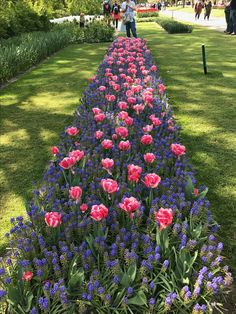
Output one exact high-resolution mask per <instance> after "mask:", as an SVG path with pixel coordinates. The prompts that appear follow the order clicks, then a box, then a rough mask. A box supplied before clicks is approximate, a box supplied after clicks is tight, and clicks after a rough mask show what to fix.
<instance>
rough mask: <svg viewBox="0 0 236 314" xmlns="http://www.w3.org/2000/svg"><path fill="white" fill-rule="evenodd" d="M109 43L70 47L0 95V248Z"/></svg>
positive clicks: (41, 174) (0, 92) (70, 118)
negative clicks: (11, 218) (13, 218)
mask: <svg viewBox="0 0 236 314" xmlns="http://www.w3.org/2000/svg"><path fill="white" fill-rule="evenodd" d="M108 46H109V43H105V44H82V45H72V46H70V47H67V48H65V49H63V50H62V51H60V52H58V53H57V54H55V55H54V56H52V57H51V58H50V59H48V60H47V61H46V62H44V63H43V64H41V65H40V66H38V67H37V68H36V69H34V70H33V71H32V72H31V73H28V74H26V75H24V76H23V77H22V78H20V79H19V80H18V81H17V82H15V83H13V84H11V85H9V86H8V87H6V88H5V89H3V90H2V91H0V104H1V115H0V117H1V173H0V186H1V195H0V196H1V199H0V226H1V227H0V248H3V247H4V244H5V241H4V238H3V236H4V234H5V233H6V232H7V231H8V230H9V228H10V224H9V219H10V217H13V216H17V215H22V214H24V213H25V202H26V201H27V200H29V199H30V197H31V192H32V181H34V182H35V183H36V184H39V183H40V182H42V178H43V172H44V170H45V167H46V166H47V165H48V162H49V160H50V158H51V157H52V155H51V153H50V147H51V146H52V145H57V144H58V142H59V136H60V133H61V132H62V131H63V130H64V128H65V125H66V124H68V123H70V121H72V114H73V112H74V111H75V108H76V107H77V106H78V105H79V102H80V98H81V97H82V93H83V91H84V90H85V88H86V85H87V84H88V80H87V79H88V78H89V77H91V76H93V75H94V74H95V72H96V70H97V67H98V66H99V64H100V62H101V61H102V59H103V57H104V54H105V52H106V49H107V47H108Z"/></svg>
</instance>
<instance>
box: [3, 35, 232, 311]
mask: <svg viewBox="0 0 236 314" xmlns="http://www.w3.org/2000/svg"><path fill="white" fill-rule="evenodd" d="M90 81H91V83H90V85H89V86H88V88H87V89H86V91H85V93H84V97H83V99H82V104H81V106H80V107H79V108H78V110H77V111H76V112H75V119H74V123H73V126H67V127H66V128H65V132H63V134H62V141H61V144H60V145H59V146H58V147H53V148H52V153H53V155H54V159H53V160H52V161H51V163H50V165H49V168H48V170H47V171H46V173H45V175H44V185H43V186H42V187H41V188H40V189H39V190H37V191H35V196H34V200H33V201H32V204H31V205H30V206H29V209H28V216H29V221H25V222H24V221H23V218H22V217H17V218H16V219H12V223H13V225H14V226H13V227H12V229H11V231H10V234H7V235H6V236H7V237H9V238H10V239H9V243H10V245H11V247H12V250H10V251H9V254H8V256H7V257H6V258H4V263H3V261H2V263H3V264H4V265H3V267H1V268H0V282H1V283H0V287H1V288H0V299H1V300H2V301H3V302H4V301H7V306H8V308H7V310H6V311H7V313H31V314H35V313H56V312H57V313H113V312H114V313H168V312H170V313H181V314H182V313H194V314H196V313H209V312H210V311H211V309H212V307H213V305H214V306H219V302H215V301H216V300H217V298H218V295H219V294H221V293H222V292H223V291H225V290H227V287H228V286H229V285H230V284H231V282H232V277H231V274H230V273H229V271H228V267H227V266H223V265H222V259H223V257H222V255H221V251H222V247H223V245H222V243H218V241H217V239H216V232H217V229H218V225H217V224H216V223H215V222H214V221H213V219H212V215H211V212H210V211H209V202H208V201H207V199H206V198H205V196H206V193H207V188H206V187H197V183H196V180H195V179H194V175H193V170H192V167H191V165H190V164H189V162H188V160H187V157H186V155H185V152H186V149H185V147H184V146H183V145H181V144H180V143H179V137H178V131H179V128H178V126H177V125H176V122H175V119H174V117H173V115H172V110H171V106H170V104H169V102H168V99H167V98H166V95H165V86H164V85H163V84H162V82H161V80H160V78H159V77H158V76H157V67H156V66H155V65H154V64H153V60H152V57H151V53H150V51H149V50H148V48H147V46H146V42H145V41H143V40H141V39H132V40H129V39H124V38H118V39H117V40H116V41H115V42H114V43H113V44H112V45H111V47H110V48H109V50H108V53H107V55H106V56H105V58H104V61H103V63H102V64H101V65H100V67H99V69H98V72H97V74H96V76H94V77H93V78H91V79H90ZM213 302H215V303H213Z"/></svg>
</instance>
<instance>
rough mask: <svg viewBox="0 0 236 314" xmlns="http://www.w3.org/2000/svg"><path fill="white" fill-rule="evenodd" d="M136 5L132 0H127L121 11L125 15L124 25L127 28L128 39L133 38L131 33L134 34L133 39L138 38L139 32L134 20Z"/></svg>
mask: <svg viewBox="0 0 236 314" xmlns="http://www.w3.org/2000/svg"><path fill="white" fill-rule="evenodd" d="M135 10H136V8H135V3H134V1H132V0H126V1H124V2H123V3H122V5H121V11H122V13H123V17H122V18H123V23H124V24H125V27H126V35H127V37H131V33H130V31H131V32H132V34H133V37H135V38H137V32H136V23H135V18H134V11H135Z"/></svg>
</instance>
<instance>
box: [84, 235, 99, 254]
mask: <svg viewBox="0 0 236 314" xmlns="http://www.w3.org/2000/svg"><path fill="white" fill-rule="evenodd" d="M85 240H86V242H87V243H88V245H89V248H90V250H91V251H92V254H93V256H94V258H95V259H97V254H96V252H95V248H94V238H93V236H92V235H91V234H90V235H89V236H87V237H85Z"/></svg>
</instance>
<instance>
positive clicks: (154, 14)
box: [137, 11, 159, 18]
mask: <svg viewBox="0 0 236 314" xmlns="http://www.w3.org/2000/svg"><path fill="white" fill-rule="evenodd" d="M137 16H138V18H144V17H145V18H146V17H158V16H159V13H158V12H155V11H154V12H138V15H137Z"/></svg>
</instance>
